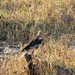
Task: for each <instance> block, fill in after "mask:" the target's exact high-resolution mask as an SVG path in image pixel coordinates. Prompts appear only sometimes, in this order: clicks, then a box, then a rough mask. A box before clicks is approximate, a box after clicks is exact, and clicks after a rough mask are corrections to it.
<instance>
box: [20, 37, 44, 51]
mask: <svg viewBox="0 0 75 75" xmlns="http://www.w3.org/2000/svg"><path fill="white" fill-rule="evenodd" d="M42 41H43V39H42V38H39V37H38V36H36V37H35V38H34V39H33V40H32V41H31V42H30V44H29V45H27V46H26V47H25V48H23V50H22V51H21V52H23V51H25V50H26V51H27V50H29V49H31V48H34V47H36V46H38V45H39V44H41V42H42Z"/></svg>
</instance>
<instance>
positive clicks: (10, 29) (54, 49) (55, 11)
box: [0, 0, 75, 75]
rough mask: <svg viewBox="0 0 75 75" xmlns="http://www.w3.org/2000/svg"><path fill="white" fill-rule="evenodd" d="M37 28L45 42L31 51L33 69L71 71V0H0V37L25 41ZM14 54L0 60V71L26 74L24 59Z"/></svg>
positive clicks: (74, 15) (55, 74) (74, 20)
mask: <svg viewBox="0 0 75 75" xmlns="http://www.w3.org/2000/svg"><path fill="white" fill-rule="evenodd" d="M38 30H41V31H43V33H44V38H45V45H44V47H43V48H39V49H38V50H37V51H35V53H34V55H33V62H34V64H35V65H36V66H35V72H36V73H39V74H40V75H75V52H74V51H72V50H70V48H69V47H70V46H72V45H75V0H37V1H36V0H0V40H4V41H7V43H9V44H13V43H14V42H16V43H17V44H18V43H19V42H22V43H28V42H29V41H30V40H31V39H32V38H33V37H34V36H35V35H36V33H37V31H38ZM36 53H37V55H39V56H40V57H35V55H36ZM16 58H17V59H16V60H15V59H13V58H12V56H10V60H6V59H5V60H4V61H3V62H0V64H2V65H3V66H2V67H1V70H0V75H27V74H29V69H28V67H27V62H26V60H25V59H24V58H22V59H19V58H18V56H17V55H16ZM36 67H37V68H36ZM35 75H37V74H35Z"/></svg>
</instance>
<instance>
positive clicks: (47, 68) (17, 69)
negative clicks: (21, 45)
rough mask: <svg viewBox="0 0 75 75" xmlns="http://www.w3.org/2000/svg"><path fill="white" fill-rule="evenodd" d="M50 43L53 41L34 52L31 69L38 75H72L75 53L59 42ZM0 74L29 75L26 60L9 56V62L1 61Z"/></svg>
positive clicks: (74, 65) (74, 71)
mask: <svg viewBox="0 0 75 75" xmlns="http://www.w3.org/2000/svg"><path fill="white" fill-rule="evenodd" d="M51 41H53V40H50V41H49V44H48V42H47V43H45V45H44V47H42V48H40V47H39V49H38V50H36V51H35V52H34V55H33V63H34V65H35V66H34V67H33V68H35V72H36V73H39V74H40V75H74V74H75V52H74V51H71V50H70V49H69V48H67V47H65V46H64V45H63V44H62V43H60V42H56V43H55V41H53V42H51ZM35 55H37V57H35ZM38 56H39V57H38ZM6 62H7V63H6ZM0 73H1V75H13V74H14V75H29V69H28V64H27V62H26V59H25V58H22V59H21V58H19V57H18V56H17V55H16V59H13V57H12V56H11V57H10V59H9V60H4V61H3V65H2V68H1V70H0ZM35 75H36V74H35Z"/></svg>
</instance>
